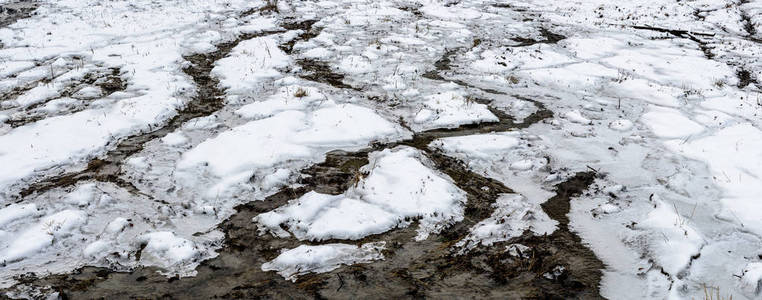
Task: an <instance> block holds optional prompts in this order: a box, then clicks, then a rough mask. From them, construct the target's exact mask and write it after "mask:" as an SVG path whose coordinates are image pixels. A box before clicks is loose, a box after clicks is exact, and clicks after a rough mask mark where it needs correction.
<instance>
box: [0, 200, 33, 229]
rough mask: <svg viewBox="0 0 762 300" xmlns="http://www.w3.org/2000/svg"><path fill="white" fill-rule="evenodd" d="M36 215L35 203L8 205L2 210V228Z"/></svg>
mask: <svg viewBox="0 0 762 300" xmlns="http://www.w3.org/2000/svg"><path fill="white" fill-rule="evenodd" d="M36 214H37V205H35V204H34V203H30V204H11V205H8V206H6V207H4V208H2V209H0V228H2V226H4V225H6V224H8V223H10V222H13V221H15V220H18V219H22V218H26V217H31V216H34V215H36Z"/></svg>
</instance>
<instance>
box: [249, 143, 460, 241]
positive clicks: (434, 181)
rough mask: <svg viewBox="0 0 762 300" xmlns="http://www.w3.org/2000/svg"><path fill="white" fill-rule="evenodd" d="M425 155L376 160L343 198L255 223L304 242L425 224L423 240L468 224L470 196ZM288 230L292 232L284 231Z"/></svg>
mask: <svg viewBox="0 0 762 300" xmlns="http://www.w3.org/2000/svg"><path fill="white" fill-rule="evenodd" d="M427 164H429V163H427V162H426V161H425V158H423V156H422V154H421V153H420V152H419V151H418V150H415V149H413V148H409V147H398V148H395V149H387V150H383V151H380V152H373V153H371V154H370V163H369V164H368V165H366V166H364V167H363V168H362V171H363V172H366V173H367V175H366V176H365V177H364V178H362V179H360V180H358V182H357V183H356V184H355V185H353V187H352V188H351V189H350V190H348V191H346V192H345V193H344V194H342V195H327V194H320V193H317V192H309V193H307V194H305V195H304V196H302V197H300V198H298V199H295V200H292V201H290V202H289V204H288V205H286V206H283V207H281V208H278V209H276V210H273V211H270V212H267V213H263V214H260V215H258V216H257V217H255V218H254V219H253V221H254V222H256V223H257V224H258V225H259V226H260V229H261V230H266V231H270V232H273V233H274V234H275V235H277V236H281V237H284V236H289V232H290V234H293V235H294V236H295V237H296V238H298V239H300V240H317V241H320V240H327V239H351V240H356V239H361V238H363V237H366V236H368V235H371V234H377V233H382V232H386V231H388V230H390V229H392V228H394V227H398V226H400V227H406V226H408V225H409V223H410V221H409V220H411V219H412V218H415V217H421V219H420V220H419V224H420V225H419V228H418V235H417V236H416V239H417V240H423V239H426V238H427V237H428V235H429V234H431V233H437V232H439V231H440V230H442V229H443V228H444V227H445V226H446V225H448V224H450V223H452V222H456V221H459V220H461V219H462V218H463V205H464V203H465V201H466V199H465V193H464V192H463V191H462V190H460V189H459V188H458V187H456V186H455V185H454V183H453V182H452V180H451V179H450V178H449V177H447V176H446V175H443V174H438V173H437V172H435V171H433V170H431V169H430V167H428V166H427ZM282 225H285V227H286V228H287V229H288V232H287V231H286V230H284V229H283V228H282Z"/></svg>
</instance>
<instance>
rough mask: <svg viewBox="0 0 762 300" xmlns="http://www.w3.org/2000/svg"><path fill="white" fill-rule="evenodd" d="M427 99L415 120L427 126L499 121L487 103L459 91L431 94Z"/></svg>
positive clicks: (436, 126)
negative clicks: (470, 97)
mask: <svg viewBox="0 0 762 300" xmlns="http://www.w3.org/2000/svg"><path fill="white" fill-rule="evenodd" d="M443 87H444V88H446V87H447V85H443ZM426 99H427V100H426V102H424V107H423V108H421V110H420V111H419V112H418V113H417V114H416V115H415V122H416V123H422V124H424V125H425V126H426V128H439V127H457V126H459V125H463V124H472V123H481V122H497V121H498V119H497V117H496V116H495V115H493V114H492V113H491V112H490V111H489V109H487V106H486V105H484V104H479V103H474V102H472V101H471V100H468V99H467V98H466V97H464V96H463V95H462V93H459V92H457V91H447V92H442V93H438V94H434V95H429V96H427V97H426Z"/></svg>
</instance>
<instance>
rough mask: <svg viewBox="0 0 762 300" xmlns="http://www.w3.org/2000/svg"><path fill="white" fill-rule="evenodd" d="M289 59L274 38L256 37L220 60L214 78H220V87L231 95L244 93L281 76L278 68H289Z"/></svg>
mask: <svg viewBox="0 0 762 300" xmlns="http://www.w3.org/2000/svg"><path fill="white" fill-rule="evenodd" d="M289 60H290V58H289V56H288V55H286V53H284V52H283V51H282V50H280V49H279V48H278V43H277V42H276V40H275V39H273V38H271V37H260V38H253V39H250V40H246V41H242V42H241V43H239V44H238V45H237V46H235V48H233V51H231V52H230V55H229V56H228V57H225V58H223V59H220V60H219V61H217V64H216V65H215V67H214V69H212V75H214V76H216V77H218V78H220V86H221V87H224V88H226V89H227V91H228V93H231V94H242V93H245V92H247V91H250V90H251V88H252V86H253V85H256V84H257V83H260V82H262V81H264V80H266V79H272V78H277V77H280V76H281V74H280V72H279V71H278V69H279V68H283V67H286V66H287V65H288V64H289Z"/></svg>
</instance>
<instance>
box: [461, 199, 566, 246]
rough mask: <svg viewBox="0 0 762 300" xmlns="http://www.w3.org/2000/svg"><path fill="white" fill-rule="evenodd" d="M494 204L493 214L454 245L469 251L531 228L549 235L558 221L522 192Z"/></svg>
mask: <svg viewBox="0 0 762 300" xmlns="http://www.w3.org/2000/svg"><path fill="white" fill-rule="evenodd" d="M492 206H494V207H495V211H494V212H492V215H491V216H490V217H489V218H487V219H484V220H482V221H481V222H479V223H478V224H476V225H475V226H474V227H472V228H471V232H470V233H469V234H468V236H466V237H465V238H464V239H462V240H460V241H459V242H458V243H457V244H455V245H456V246H457V247H462V248H463V250H470V249H472V248H474V247H476V246H477V245H479V244H482V245H484V246H491V245H492V244H494V243H496V242H502V241H507V240H510V239H511V238H514V237H517V236H521V234H522V233H524V231H525V230H529V229H531V230H532V232H534V233H535V234H538V235H543V234H546V233H547V234H550V233H553V231H554V230H555V229H556V224H557V223H558V222H556V221H555V220H552V219H550V217H548V216H547V215H546V214H545V212H543V211H542V208H540V207H539V205H534V204H531V203H529V202H528V201H527V200H526V198H524V197H523V196H521V195H517V194H505V195H502V196H500V198H498V199H497V200H496V201H495V203H494V204H493V205H492Z"/></svg>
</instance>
